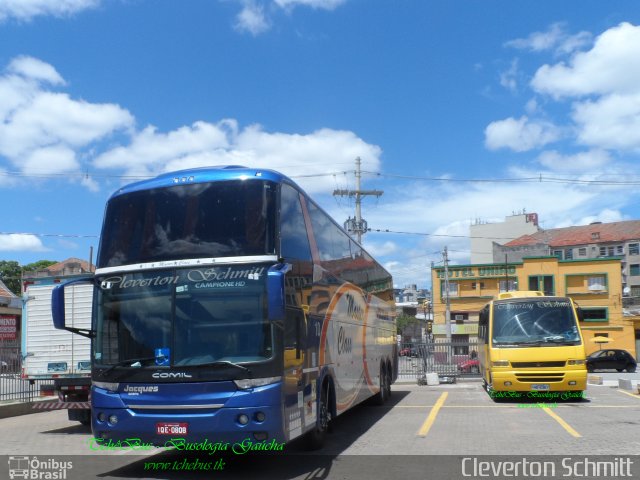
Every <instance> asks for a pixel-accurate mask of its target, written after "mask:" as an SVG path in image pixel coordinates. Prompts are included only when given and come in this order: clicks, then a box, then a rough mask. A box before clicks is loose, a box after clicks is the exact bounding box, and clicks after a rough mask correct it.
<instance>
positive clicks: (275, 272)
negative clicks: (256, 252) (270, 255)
mask: <svg viewBox="0 0 640 480" xmlns="http://www.w3.org/2000/svg"><path fill="white" fill-rule="evenodd" d="M289 270H291V265H290V264H289V263H277V264H275V265H274V266H273V267H271V268H269V271H268V272H267V298H268V305H267V309H268V312H267V314H268V317H269V320H271V321H273V320H283V319H284V305H285V296H284V279H285V274H286V273H287V272H288V271H289Z"/></svg>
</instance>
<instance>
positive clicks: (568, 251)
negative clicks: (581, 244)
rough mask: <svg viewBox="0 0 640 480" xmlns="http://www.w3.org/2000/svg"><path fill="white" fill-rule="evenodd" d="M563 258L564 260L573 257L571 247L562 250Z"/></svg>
mask: <svg viewBox="0 0 640 480" xmlns="http://www.w3.org/2000/svg"><path fill="white" fill-rule="evenodd" d="M564 259H565V260H572V259H573V249H572V248H568V249H567V250H565V251H564Z"/></svg>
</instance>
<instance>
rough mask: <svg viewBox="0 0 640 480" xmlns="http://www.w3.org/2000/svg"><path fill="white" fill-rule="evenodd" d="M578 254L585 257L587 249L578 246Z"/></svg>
mask: <svg viewBox="0 0 640 480" xmlns="http://www.w3.org/2000/svg"><path fill="white" fill-rule="evenodd" d="M578 256H580V257H586V256H587V249H586V248H579V249H578Z"/></svg>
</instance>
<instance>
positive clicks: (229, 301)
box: [94, 265, 273, 367]
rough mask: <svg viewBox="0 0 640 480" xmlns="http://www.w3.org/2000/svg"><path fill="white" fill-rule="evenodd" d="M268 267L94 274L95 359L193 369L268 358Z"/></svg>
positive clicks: (222, 267) (269, 356) (271, 344)
mask: <svg viewBox="0 0 640 480" xmlns="http://www.w3.org/2000/svg"><path fill="white" fill-rule="evenodd" d="M267 269H268V266H267V265H235V266H216V267H208V268H188V269H178V270H154V271H148V272H136V273H127V274H123V275H112V276H103V277H99V278H98V283H97V285H98V293H97V295H98V299H97V305H98V307H97V316H96V330H97V336H96V339H95V341H94V359H95V361H96V363H98V364H102V365H105V366H113V365H116V364H122V365H123V366H124V365H128V366H135V367H142V366H197V365H206V364H210V363H212V362H232V363H240V362H256V361H264V360H267V359H269V358H271V357H272V354H273V352H272V346H273V339H272V329H271V324H270V323H269V321H268V319H267V312H266V308H267V307H266V306H267V299H266V295H267V292H266V278H267ZM129 360H130V361H131V363H128V361H129ZM136 361H137V363H136ZM145 361H146V363H145Z"/></svg>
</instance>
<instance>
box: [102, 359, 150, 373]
mask: <svg viewBox="0 0 640 480" xmlns="http://www.w3.org/2000/svg"><path fill="white" fill-rule="evenodd" d="M155 359H156V357H140V358H128V359H127V360H122V361H121V362H116V363H114V364H113V365H111V366H110V367H109V368H107V369H106V370H103V371H102V373H100V376H104V375H106V374H107V373H109V372H111V371H112V370H113V369H114V368H116V367H124V366H126V365H129V366H130V367H135V368H140V367H141V366H142V364H143V363H146V362H150V361H151V360H155ZM136 364H137V365H136Z"/></svg>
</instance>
